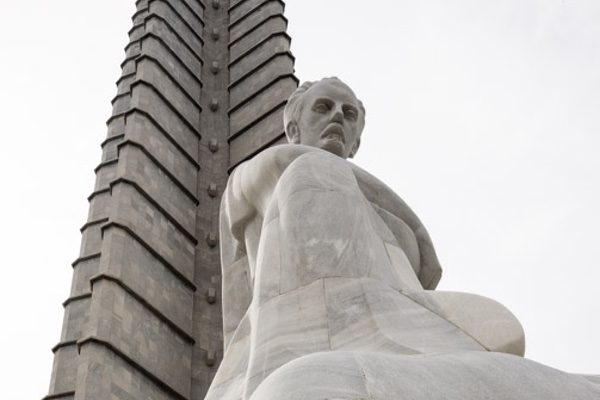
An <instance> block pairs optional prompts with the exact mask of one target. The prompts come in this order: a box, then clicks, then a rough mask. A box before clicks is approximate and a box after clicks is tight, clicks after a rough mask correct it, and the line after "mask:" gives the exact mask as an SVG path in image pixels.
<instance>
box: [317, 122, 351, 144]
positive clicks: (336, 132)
mask: <svg viewBox="0 0 600 400" xmlns="http://www.w3.org/2000/svg"><path fill="white" fill-rule="evenodd" d="M321 138H323V139H329V140H336V141H338V142H340V143H345V142H346V141H345V138H344V127H343V126H342V125H341V124H339V123H337V122H332V123H331V124H329V125H328V126H327V128H325V130H324V131H323V133H322V134H321Z"/></svg>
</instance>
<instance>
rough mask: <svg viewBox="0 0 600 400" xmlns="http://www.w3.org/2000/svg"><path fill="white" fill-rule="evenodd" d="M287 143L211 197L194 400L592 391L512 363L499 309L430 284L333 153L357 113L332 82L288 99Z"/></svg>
mask: <svg viewBox="0 0 600 400" xmlns="http://www.w3.org/2000/svg"><path fill="white" fill-rule="evenodd" d="M284 123H285V129H286V135H287V137H288V140H289V144H287V145H280V146H275V147H272V148H270V149H268V150H265V151H263V152H262V153H261V154H259V155H257V156H256V157H254V158H253V159H251V160H249V161H247V162H246V163H244V164H242V165H240V166H239V167H238V168H237V169H236V170H235V171H234V172H233V174H232V175H231V177H230V180H229V183H228V186H227V189H226V191H225V193H224V196H223V200H222V205H221V252H222V268H223V311H224V338H225V354H224V358H223V361H222V363H221V366H220V368H219V370H218V372H217V374H216V377H215V379H214V381H213V383H212V386H211V388H210V390H209V392H208V395H207V397H206V399H207V400H217V399H218V400H238V399H240V400H241V399H243V400H273V399H288V400H289V399H298V400H300V399H302V400H323V399H354V400H358V399H377V400H384V399H386V400H391V399H398V400H401V399H407V400H408V399H411V400H420V399H423V400H425V399H427V400H435V399H440V400H441V399H444V400H459V399H461V400H462V399H545V400H546V399H557V400H558V399H561V400H564V399H582V400H587V399H589V400H592V399H595V400H598V399H600V383H598V382H597V381H595V380H594V379H595V378H586V377H583V376H576V375H571V374H567V373H564V372H561V371H557V370H554V369H552V368H549V367H545V366H542V365H540V364H537V363H535V362H533V361H529V360H527V359H524V358H523V357H522V356H523V354H524V350H525V340H524V334H523V330H522V328H521V325H520V323H519V322H518V321H517V319H516V318H515V317H514V316H513V314H511V313H510V311H508V310H507V309H506V308H505V307H503V306H502V305H500V304H499V303H497V302H495V301H493V300H490V299H488V298H484V297H481V296H476V295H472V294H466V293H456V292H443V291H434V289H435V287H436V285H437V283H438V281H439V279H440V277H441V271H442V270H441V267H440V265H439V262H438V259H437V257H436V254H435V250H434V247H433V245H432V242H431V239H430V237H429V235H428V234H427V231H426V229H425V228H424V227H423V225H422V224H421V222H420V221H419V219H418V218H417V216H416V215H415V214H414V213H413V212H412V211H411V209H410V208H409V207H408V206H407V205H406V204H405V203H404V201H402V199H400V197H398V196H397V195H396V194H395V193H394V192H393V191H392V190H391V189H390V188H388V187H387V186H386V185H385V184H383V183H382V182H381V181H379V180H378V179H377V178H376V177H374V176H372V175H370V174H368V173H367V172H366V171H364V170H362V169H361V168H359V167H357V166H356V165H354V164H352V163H350V162H349V161H347V158H350V157H352V156H353V155H354V154H355V153H356V151H357V150H358V147H359V144H360V135H361V132H362V130H363V127H364V123H365V109H364V107H363V105H362V103H361V102H360V101H359V100H358V99H357V97H356V96H355V94H354V93H353V91H352V90H351V89H350V88H349V87H348V86H347V85H345V84H344V83H343V82H342V81H340V80H339V79H337V78H326V79H322V80H321V81H318V82H316V83H310V82H309V83H305V84H304V85H302V86H301V87H300V88H299V89H298V90H297V91H296V92H295V93H294V94H293V96H292V97H291V98H290V100H289V102H288V105H287V107H286V110H285V116H284Z"/></svg>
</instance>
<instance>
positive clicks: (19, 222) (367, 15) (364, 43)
mask: <svg viewBox="0 0 600 400" xmlns="http://www.w3.org/2000/svg"><path fill="white" fill-rule="evenodd" d="M287 3H288V4H287V14H286V15H287V17H288V18H289V20H290V25H289V33H290V35H291V36H292V37H293V42H292V50H293V52H294V53H295V55H296V57H297V63H296V67H297V75H298V77H299V78H300V79H301V80H312V79H318V78H320V77H322V76H330V75H338V76H339V77H341V78H342V79H343V80H345V81H346V82H347V83H348V84H349V85H350V86H352V87H353V88H354V89H355V91H356V93H357V94H358V96H359V97H360V98H361V99H362V100H363V101H364V103H365V105H366V108H367V126H366V129H365V132H364V134H363V143H362V148H361V150H360V151H359V153H358V156H357V157H356V158H355V162H356V163H357V164H359V165H361V166H362V167H364V168H365V169H367V170H369V171H370V172H372V173H374V174H375V175H377V176H379V177H380V178H381V179H382V180H383V181H385V182H387V183H388V184H389V185H390V186H391V187H392V188H394V189H395V190H396V191H397V192H398V193H399V194H400V195H401V196H402V197H403V198H404V199H405V200H406V201H407V202H408V203H409V204H410V205H411V206H412V207H413V208H414V210H415V211H416V212H417V214H418V215H419V216H420V217H421V219H422V220H423V222H424V223H425V225H426V226H427V227H428V229H429V231H430V233H431V236H432V237H433V240H434V243H435V245H436V247H437V251H438V254H439V257H440V259H441V261H442V264H443V266H444V269H445V275H444V277H443V279H442V283H441V285H440V289H444V290H459V291H466V292H473V293H478V294H482V295H486V296H488V297H491V298H494V299H496V300H498V301H500V302H502V303H503V304H505V305H506V306H508V307H509V308H510V309H511V310H512V311H513V312H514V313H515V314H516V315H517V317H518V318H519V319H520V320H521V322H522V323H523V325H524V327H525V331H526V334H527V338H528V344H527V347H528V350H527V356H528V357H529V358H532V359H534V360H536V361H540V362H542V363H545V364H548V365H550V366H553V367H556V368H560V369H563V370H566V371H569V372H582V373H595V374H600V340H598V338H600V317H599V316H600V291H599V289H598V281H599V280H600V244H599V243H598V241H599V239H600V237H599V233H598V232H599V231H598V227H599V226H600V210H599V209H598V204H600V157H599V156H598V154H599V153H600V23H599V21H600V1H598V0H413V1H407V0H374V1H368V2H367V1H364V0H363V1H354V0H288V1H287ZM133 11H134V1H133V0H102V1H92V2H90V1H87V2H84V1H81V0H56V1H52V2H51V1H48V0H28V1H8V0H3V1H2V2H1V3H0V15H2V16H3V17H4V18H3V23H2V24H1V25H0V57H1V58H0V61H1V62H0V116H1V125H0V126H1V127H2V131H3V138H4V139H3V146H1V147H0V163H1V165H0V179H1V180H0V182H1V183H2V196H0V210H1V212H2V216H3V218H2V220H3V225H4V228H3V229H2V230H1V231H0V235H1V236H0V246H1V250H2V253H1V254H2V263H3V269H2V270H3V274H2V279H0V315H1V318H2V329H0V343H2V348H3V353H2V357H0V376H2V377H3V388H2V395H3V396H4V397H5V398H7V399H16V400H20V399H37V398H41V397H42V396H44V395H45V394H46V393H47V388H48V383H49V378H50V371H51V364H52V354H51V352H50V348H51V347H52V346H53V345H54V344H56V343H57V342H58V340H59V334H60V330H61V327H60V326H61V321H62V316H63V311H62V307H61V305H60V304H61V303H62V301H63V300H65V299H66V298H67V296H68V292H69V286H70V282H71V273H72V271H71V267H70V263H71V262H72V261H73V260H74V259H75V258H76V257H77V254H78V248H79V242H80V234H79V231H78V228H79V227H80V226H81V225H83V223H84V222H85V220H86V214H87V207H88V206H87V201H86V197H87V195H88V194H89V193H91V191H92V187H93V183H94V175H93V168H94V167H95V166H96V165H97V164H98V162H99V160H100V148H99V144H100V142H101V141H102V140H103V139H104V138H105V135H106V130H105V126H104V121H105V120H106V119H107V118H108V116H109V114H110V103H109V101H110V99H111V98H112V97H113V96H114V95H115V93H116V89H115V86H114V82H115V81H116V80H117V78H118V77H119V74H120V71H119V64H120V62H121V61H122V60H123V54H124V53H123V50H122V48H123V47H124V46H125V45H126V43H127V36H126V32H127V31H128V30H129V28H130V27H131V21H130V16H131V15H132V14H133Z"/></svg>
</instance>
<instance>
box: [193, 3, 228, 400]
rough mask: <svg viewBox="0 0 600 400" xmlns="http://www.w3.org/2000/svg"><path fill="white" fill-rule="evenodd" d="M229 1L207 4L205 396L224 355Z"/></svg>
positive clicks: (199, 366)
mask: <svg viewBox="0 0 600 400" xmlns="http://www.w3.org/2000/svg"><path fill="white" fill-rule="evenodd" d="M228 3H229V1H228V0H210V1H209V3H208V4H207V8H206V13H205V18H206V26H205V27H204V35H203V36H204V38H205V45H204V53H203V55H204V58H205V61H206V68H204V69H203V71H202V80H203V82H204V83H205V85H204V88H203V90H202V96H201V104H202V107H203V108H204V110H205V111H204V112H203V113H202V120H201V127H202V131H203V133H204V137H203V140H202V145H201V146H200V164H201V172H200V174H199V175H198V197H199V199H200V206H199V207H198V210H197V213H196V215H197V217H196V218H197V224H196V232H197V237H198V238H200V240H199V243H198V247H197V250H196V274H195V281H194V282H195V284H196V285H197V287H198V291H197V295H196V296H195V297H194V328H193V329H194V338H195V339H196V346H195V348H194V351H193V360H192V371H193V376H192V398H193V399H203V398H204V395H205V393H206V391H207V390H208V386H209V385H210V382H211V381H212V378H213V376H214V372H215V371H216V369H215V367H216V366H217V365H218V361H217V360H220V359H221V358H222V354H221V347H222V346H223V344H222V343H223V339H222V313H221V305H220V301H218V298H220V288H221V283H220V282H221V265H220V257H219V246H218V233H219V205H220V193H221V191H222V190H223V188H224V187H225V185H226V183H227V178H228V174H227V165H228V162H229V149H228V146H227V136H228V134H229V126H228V116H227V108H228V105H229V94H228V91H227V85H228V82H229V74H228V72H227V62H228V59H229V56H228V51H227V43H228V38H229V33H228V31H227V24H228V22H229V18H228V13H227V9H228Z"/></svg>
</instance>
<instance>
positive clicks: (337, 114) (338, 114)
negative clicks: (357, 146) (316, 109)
mask: <svg viewBox="0 0 600 400" xmlns="http://www.w3.org/2000/svg"><path fill="white" fill-rule="evenodd" d="M331 121H332V122H337V123H338V124H343V123H344V112H343V111H342V109H341V108H336V109H335V110H334V113H333V117H332V118H331Z"/></svg>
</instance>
